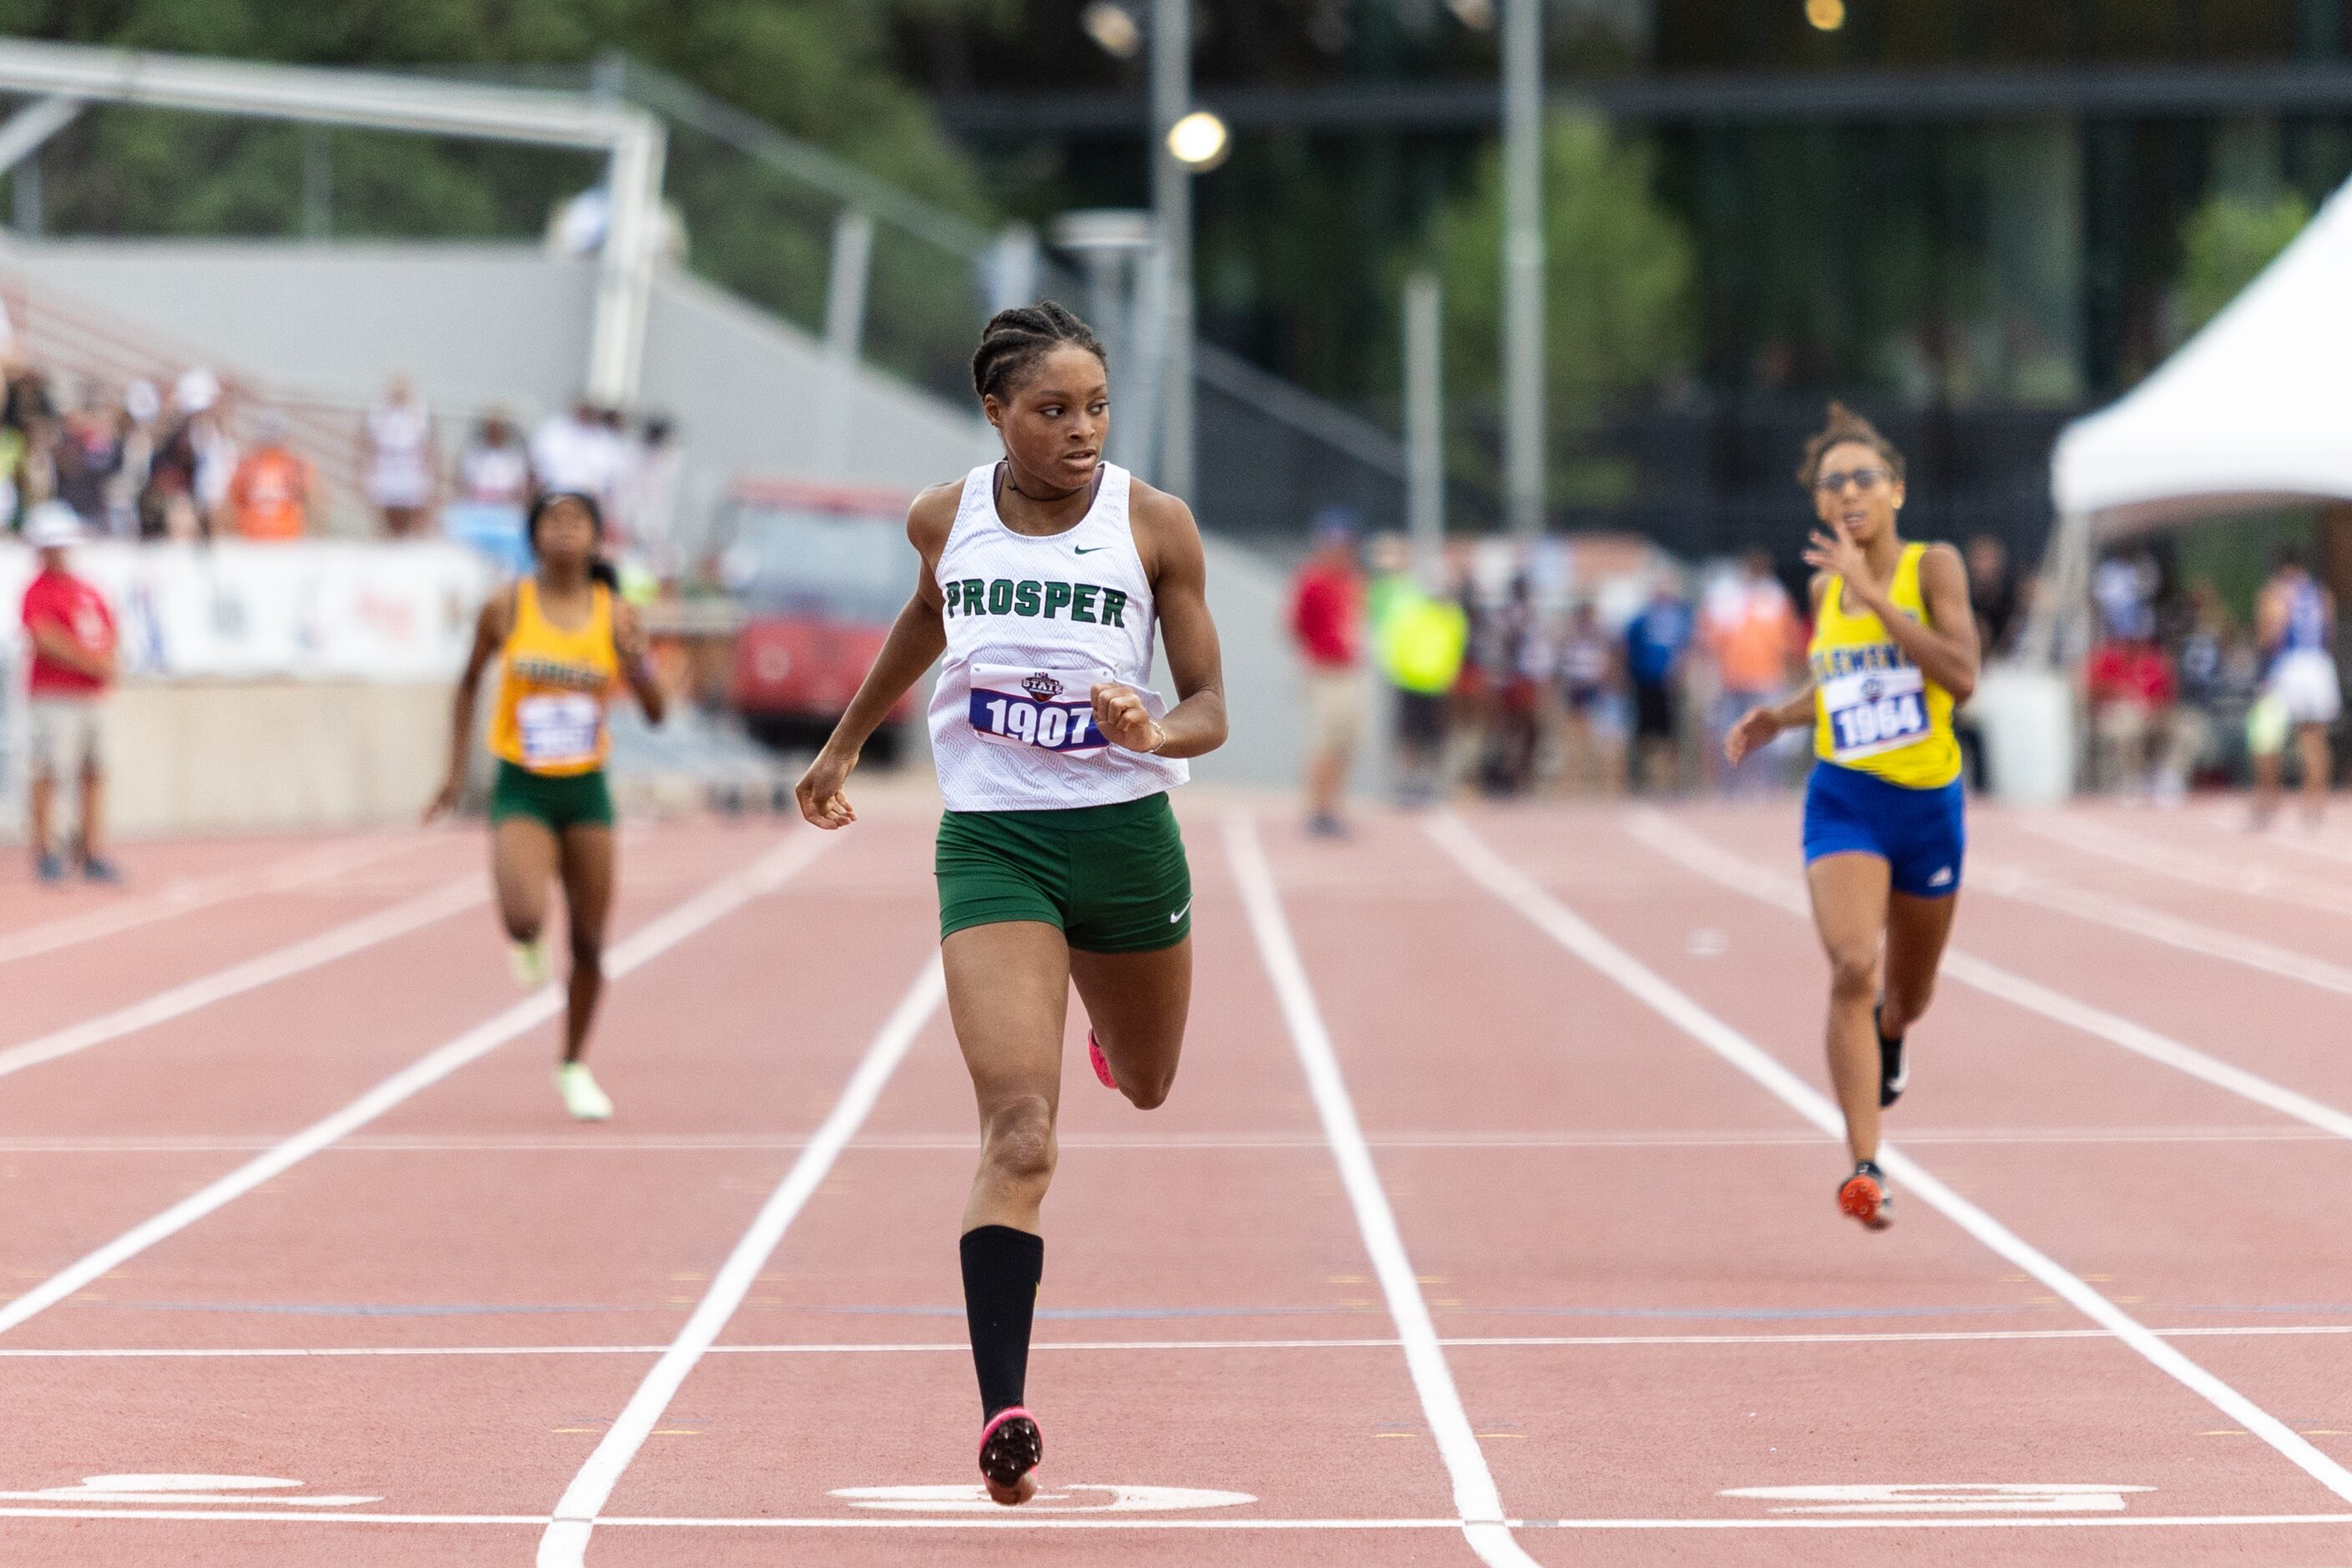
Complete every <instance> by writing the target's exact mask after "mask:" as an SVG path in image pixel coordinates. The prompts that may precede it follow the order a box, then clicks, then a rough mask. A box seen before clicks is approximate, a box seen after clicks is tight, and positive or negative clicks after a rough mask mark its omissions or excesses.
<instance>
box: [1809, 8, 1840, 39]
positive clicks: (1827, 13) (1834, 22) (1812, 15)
mask: <svg viewBox="0 0 2352 1568" xmlns="http://www.w3.org/2000/svg"><path fill="white" fill-rule="evenodd" d="M1805 20H1806V21H1808V22H1811V24H1812V25H1813V26H1814V28H1815V29H1816V30H1817V31H1820V32H1823V33H1834V32H1836V31H1837V30H1838V29H1839V28H1840V27H1843V26H1845V0H1805Z"/></svg>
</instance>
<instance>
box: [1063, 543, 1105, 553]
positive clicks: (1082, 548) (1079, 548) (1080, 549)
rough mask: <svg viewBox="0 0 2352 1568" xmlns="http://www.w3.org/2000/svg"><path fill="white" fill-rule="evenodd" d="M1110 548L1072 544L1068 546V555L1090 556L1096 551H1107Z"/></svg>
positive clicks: (1099, 545)
mask: <svg viewBox="0 0 2352 1568" xmlns="http://www.w3.org/2000/svg"><path fill="white" fill-rule="evenodd" d="M1109 548H1110V546H1109V545H1108V544H1073V545H1071V546H1070V553H1071V554H1073V555H1092V554H1094V553H1095V552H1097V551H1100V550H1108V549H1109Z"/></svg>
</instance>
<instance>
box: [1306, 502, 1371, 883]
mask: <svg viewBox="0 0 2352 1568" xmlns="http://www.w3.org/2000/svg"><path fill="white" fill-rule="evenodd" d="M1357 537H1358V531H1357V525H1356V519H1355V514H1354V513H1353V512H1351V511H1349V510H1348V509H1346V508H1345V507H1327V508H1325V509H1324V510H1323V512H1322V514H1321V515H1320V516H1319V517H1318V518H1317V519H1316V521H1315V552H1314V553H1313V554H1311V555H1309V556H1308V557H1307V561H1306V563H1305V564H1303V565H1301V566H1300V567H1299V569H1298V574H1297V576H1296V577H1294V578H1293V579H1292V580H1291V588H1290V635H1291V639H1292V640H1293V641H1294V642H1295V643H1296V644H1297V647H1298V654H1299V658H1301V659H1303V660H1304V661H1305V663H1306V666H1307V831H1308V832H1309V833H1313V834H1316V835H1318V837H1327V838H1337V837H1344V836H1345V835H1346V833H1347V831H1348V828H1347V824H1346V823H1345V822H1344V821H1343V820H1342V819H1341V817H1340V815H1339V812H1340V806H1341V805H1342V803H1343V802H1344V800H1345V799H1346V796H1347V793H1348V770H1349V765H1350V764H1351V763H1353V762H1354V760H1355V754H1356V741H1357V738H1358V736H1359V735H1360V733H1361V732H1362V730H1363V720H1364V689H1363V687H1364V683H1363V671H1362V661H1363V630H1362V627H1363V614H1364V579H1363V574H1362V572H1361V571H1360V568H1359V565H1358V562H1357V550H1358V545H1357Z"/></svg>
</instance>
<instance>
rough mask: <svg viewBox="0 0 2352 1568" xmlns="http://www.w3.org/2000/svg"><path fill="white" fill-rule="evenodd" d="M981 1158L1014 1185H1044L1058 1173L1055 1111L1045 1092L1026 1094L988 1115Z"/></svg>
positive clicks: (994, 1173) (1001, 1178) (998, 1176)
mask: <svg viewBox="0 0 2352 1568" xmlns="http://www.w3.org/2000/svg"><path fill="white" fill-rule="evenodd" d="M981 1159H982V1162H984V1163H986V1164H987V1166H988V1169H989V1173H990V1174H991V1175H992V1176H993V1177H995V1179H996V1180H997V1181H999V1182H1002V1183H1004V1184H1007V1185H1011V1186H1037V1187H1043V1186H1044V1185H1045V1184H1046V1183H1048V1182H1050V1181H1052V1180H1053V1177H1054V1112H1053V1109H1052V1108H1051V1107H1050V1106H1048V1105H1047V1104H1046V1103H1045V1096H1044V1095H1041V1094H1030V1095H1024V1096H1022V1097H1021V1098H1020V1099H1018V1100H1014V1101H1013V1103H1012V1104H1010V1105H1007V1106H1005V1107H1003V1109H1001V1110H998V1111H997V1112H996V1113H995V1114H994V1115H993V1116H991V1117H990V1118H989V1119H988V1142H987V1144H986V1146H985V1147H984V1148H983V1149H982V1152H981Z"/></svg>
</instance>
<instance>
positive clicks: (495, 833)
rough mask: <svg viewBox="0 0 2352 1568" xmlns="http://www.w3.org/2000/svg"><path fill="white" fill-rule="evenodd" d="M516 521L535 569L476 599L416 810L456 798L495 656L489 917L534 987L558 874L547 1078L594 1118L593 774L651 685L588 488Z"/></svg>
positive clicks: (656, 692)
mask: <svg viewBox="0 0 2352 1568" xmlns="http://www.w3.org/2000/svg"><path fill="white" fill-rule="evenodd" d="M528 531H529V535H530V548H531V553H532V555H533V556H534V558H535V565H534V568H533V570H532V571H531V572H530V574H529V575H527V576H525V577H523V578H521V579H520V580H519V581H517V582H516V583H514V584H512V585H510V586H509V587H508V588H507V589H506V590H505V591H504V592H502V593H498V594H494V595H491V596H490V600H489V603H488V604H486V605H483V606H482V613H481V617H480V619H479V621H478V623H477V625H476V626H475V629H474V648H473V653H472V656H471V657H470V658H467V661H466V671H465V674H464V675H463V676H461V677H460V678H459V679H458V681H457V702H456V705H455V707H454V708H453V709H452V713H451V717H452V735H451V745H450V754H449V773H448V777H447V778H446V780H445V781H444V782H443V784H442V785H441V790H440V793H439V794H438V795H436V796H435V797H434V800H433V804H432V805H429V806H427V807H426V808H425V820H426V821H428V822H429V821H431V820H432V819H433V818H434V817H436V816H440V815H441V814H442V813H444V812H446V811H448V810H450V809H451V808H452V807H454V806H455V805H457V798H458V795H460V793H461V792H462V791H463V789H464V786H465V778H466V763H467V757H468V755H469V753H470V752H471V749H472V736H473V730H474V712H475V709H476V707H477V705H478V704H477V700H478V696H479V693H480V691H481V684H482V677H483V675H484V674H485V673H486V672H487V671H488V668H489V666H490V664H491V662H492V661H493V660H495V661H497V663H498V666H499V689H498V699H497V702H496V705H495V706H494V708H493V709H492V711H491V715H490V735H489V747H490V752H491V754H492V755H493V756H494V757H496V758H497V759H498V779H497V782H496V784H494V785H493V786H492V787H491V790H490V876H491V880H492V882H493V883H494V885H495V886H496V888H497V890H498V896H499V920H500V921H502V922H503V923H504V924H505V926H506V930H507V936H508V938H509V941H510V942H512V943H513V944H514V947H513V959H514V970H515V978H516V980H517V981H518V982H520V984H523V985H525V986H528V987H530V988H531V989H534V990H535V989H537V988H538V987H539V986H540V985H541V984H544V983H545V982H546V980H547V974H548V961H547V889H548V884H549V883H551V882H553V883H557V884H560V885H561V886H562V889H563V899H564V913H565V917H566V919H565V928H566V935H567V936H568V937H569V939H570V947H571V952H572V973H571V975H570V978H569V981H568V994H567V1001H568V1006H567V1008H566V1012H565V1017H564V1029H563V1057H562V1061H561V1063H560V1064H559V1065H558V1066H557V1068H556V1069H555V1084H556V1089H557V1090H558V1091H559V1092H560V1093H561V1094H562V1097H563V1104H564V1109H566V1110H569V1111H570V1112H571V1113H572V1115H573V1116H574V1117H576V1118H577V1119H579V1120H580V1121H604V1119H605V1118H607V1117H609V1116H611V1115H612V1114H613V1102H612V1100H610V1099H608V1098H606V1096H605V1094H604V1089H602V1088H601V1087H599V1086H598V1084H597V1082H596V1079H595V1077H594V1075H593V1074H592V1073H590V1072H589V1070H588V1064H587V1063H586V1062H585V1061H583V1060H582V1059H581V1058H582V1053H583V1051H584V1050H585V1049H586V1047H587V1043H588V1026H589V1023H590V1022H591V1021H592V1020H593V1018H594V1017H595V1015H596V1002H597V998H598V997H599V996H600V995H601V994H602V993H603V991H604V925H605V921H606V920H607V918H608V917H609V916H610V915H611V913H612V907H613V862H614V852H613V795H612V792H611V790H610V789H608V788H607V787H606V786H605V783H604V759H605V756H606V755H607V753H609V752H611V750H612V732H611V731H610V729H609V728H608V727H607V726H606V724H605V721H604V715H605V710H606V709H607V707H608V706H609V705H610V704H611V702H612V700H613V698H614V694H615V693H616V692H617V691H618V690H619V689H621V688H622V687H623V686H624V685H626V686H627V687H629V688H630V689H632V690H634V691H635V693H636V697H637V701H638V703H639V704H640V705H641V706H642V707H643V708H644V709H645V710H646V718H648V719H650V720H652V721H654V722H655V723H656V724H658V723H659V722H661V717H662V710H663V707H664V701H663V694H662V689H661V687H660V685H659V684H658V683H657V682H656V680H655V679H654V673H653V666H652V663H651V661H650V660H648V659H647V658H646V637H645V632H644V630H643V628H642V627H641V626H639V625H638V624H637V618H636V614H635V611H633V610H632V609H631V608H630V607H629V606H628V605H626V604H625V603H623V602H622V599H621V596H620V595H619V594H618V593H616V592H615V591H614V582H615V578H614V572H613V568H612V567H611V566H610V565H609V564H607V563H605V562H604V559H603V557H602V555H601V554H600V553H599V551H600V547H601V545H602V543H603V542H604V517H603V515H602V514H601V513H600V512H599V511H598V510H597V507H596V503H595V501H594V500H592V499H591V498H589V497H587V496H584V495H574V494H571V493H569V492H565V491H557V492H555V493H553V494H550V495H543V496H541V497H540V499H539V500H538V501H537V503H536V504H534V505H533V506H532V508H531V510H530V524H529V530H528Z"/></svg>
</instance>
